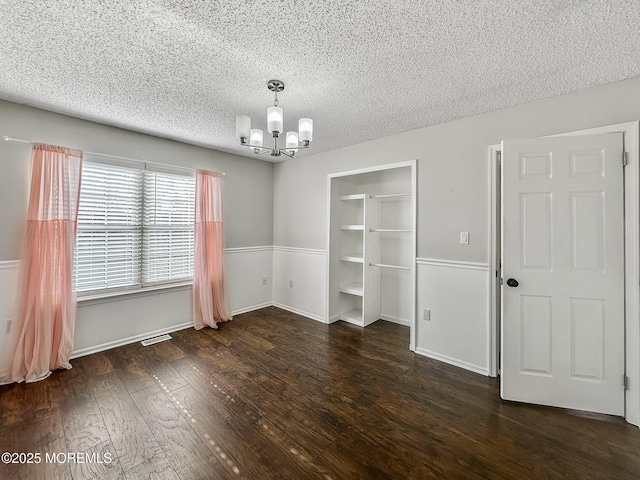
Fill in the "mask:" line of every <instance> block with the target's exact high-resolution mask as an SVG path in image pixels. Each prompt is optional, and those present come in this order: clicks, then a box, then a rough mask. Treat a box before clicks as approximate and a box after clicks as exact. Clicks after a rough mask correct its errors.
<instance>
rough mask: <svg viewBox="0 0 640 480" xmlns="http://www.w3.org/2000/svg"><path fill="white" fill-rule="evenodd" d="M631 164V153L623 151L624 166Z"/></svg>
mask: <svg viewBox="0 0 640 480" xmlns="http://www.w3.org/2000/svg"><path fill="white" fill-rule="evenodd" d="M626 165H629V155H628V154H627V152H622V166H623V167H624V166H626Z"/></svg>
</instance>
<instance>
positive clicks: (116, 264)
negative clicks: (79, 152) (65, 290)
mask: <svg viewBox="0 0 640 480" xmlns="http://www.w3.org/2000/svg"><path fill="white" fill-rule="evenodd" d="M120 163H121V164H110V163H97V162H91V161H87V160H85V161H84V162H83V167H82V185H81V190H80V206H79V212H78V238H77V245H76V268H75V287H76V290H77V291H78V292H85V293H88V292H96V293H97V291H100V290H105V289H112V290H113V289H136V288H142V287H145V286H149V285H156V284H160V283H172V282H177V281H184V280H187V279H189V278H192V277H193V222H194V203H195V179H194V178H193V177H191V176H186V175H179V174H173V173H164V172H154V171H148V170H147V171H145V169H144V168H145V167H144V164H143V163H139V164H138V163H137V162H135V163H134V162H130V163H131V165H133V166H131V165H126V166H123V165H122V163H124V162H120Z"/></svg>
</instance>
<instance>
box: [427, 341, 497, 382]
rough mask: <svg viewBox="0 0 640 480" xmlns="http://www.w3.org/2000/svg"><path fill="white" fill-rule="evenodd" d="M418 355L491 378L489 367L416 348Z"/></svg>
mask: <svg viewBox="0 0 640 480" xmlns="http://www.w3.org/2000/svg"><path fill="white" fill-rule="evenodd" d="M416 353H417V354H419V355H423V356H425V357H429V358H433V359H434V360H438V361H440V362H444V363H448V364H449V365H453V366H455V367H460V368H464V369H465V370H470V371H472V372H475V373H479V374H480V375H484V376H486V377H488V376H489V369H488V368H487V367H481V366H480V365H475V364H473V363H469V362H465V361H464V360H458V359H457V358H452V357H449V356H447V355H442V354H441V353H436V352H432V351H430V350H425V349H424V348H416Z"/></svg>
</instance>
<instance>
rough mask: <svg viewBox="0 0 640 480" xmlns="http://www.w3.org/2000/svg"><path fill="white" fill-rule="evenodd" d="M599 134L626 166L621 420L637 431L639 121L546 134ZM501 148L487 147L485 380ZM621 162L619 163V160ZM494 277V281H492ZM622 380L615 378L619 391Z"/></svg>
mask: <svg viewBox="0 0 640 480" xmlns="http://www.w3.org/2000/svg"><path fill="white" fill-rule="evenodd" d="M600 133H623V134H624V135H623V138H624V139H623V142H624V145H623V147H624V151H625V152H626V154H627V162H628V163H627V165H626V166H625V167H624V188H625V192H624V244H625V252H624V253H625V261H624V270H625V272H624V277H625V292H624V298H625V374H626V376H627V377H628V378H629V386H628V389H627V390H626V391H625V415H624V417H625V420H626V421H627V422H629V423H631V424H633V425H636V426H638V427H640V177H639V173H640V169H639V167H640V121H635V122H627V123H619V124H614V125H605V126H602V127H595V128H588V129H584V130H576V131H571V132H565V133H559V134H555V135H546V136H547V137H561V136H571V135H596V134H600ZM501 154H502V145H501V144H497V145H490V146H489V147H488V161H489V168H488V171H489V175H488V177H489V178H488V183H489V239H488V247H489V252H488V253H489V255H488V256H489V277H490V278H489V282H488V284H489V341H488V345H487V349H488V359H489V375H490V376H492V377H495V376H497V375H498V374H499V368H500V361H499V360H500V356H499V348H500V338H499V328H498V319H499V317H500V309H501V301H500V302H499V301H498V298H499V297H498V295H499V294H500V288H499V279H500V276H501V271H500V261H501V258H500V255H499V242H500V236H499V234H498V232H497V229H498V227H499V226H500V218H498V208H499V206H500V201H501V192H500V185H499V182H498V179H499V176H498V175H499V173H500V166H499V160H500V157H501ZM621 161H622V160H621ZM496 272H497V278H496ZM622 383H623V379H622V378H621V379H620V388H623V386H622Z"/></svg>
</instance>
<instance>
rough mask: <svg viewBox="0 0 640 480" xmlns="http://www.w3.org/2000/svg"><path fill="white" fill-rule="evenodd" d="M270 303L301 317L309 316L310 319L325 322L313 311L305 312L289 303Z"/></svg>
mask: <svg viewBox="0 0 640 480" xmlns="http://www.w3.org/2000/svg"><path fill="white" fill-rule="evenodd" d="M272 305H273V306H274V307H278V308H281V309H283V310H286V311H288V312H292V313H297V314H298V315H302V316H303V317H307V318H310V319H312V320H317V321H318V322H322V323H326V321H325V319H324V317H321V316H320V315H316V314H315V313H310V312H305V311H304V310H299V309H297V308H293V307H290V306H289V305H283V304H282V303H277V302H273V303H272Z"/></svg>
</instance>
